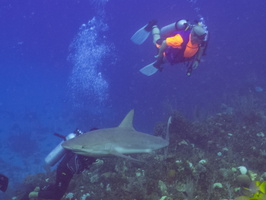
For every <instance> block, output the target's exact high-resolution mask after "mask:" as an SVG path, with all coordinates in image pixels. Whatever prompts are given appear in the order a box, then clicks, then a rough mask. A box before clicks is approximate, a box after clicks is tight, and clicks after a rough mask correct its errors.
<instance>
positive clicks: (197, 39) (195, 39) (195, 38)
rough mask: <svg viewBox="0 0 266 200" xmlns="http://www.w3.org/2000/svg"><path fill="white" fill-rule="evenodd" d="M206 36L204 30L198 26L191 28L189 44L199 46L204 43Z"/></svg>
mask: <svg viewBox="0 0 266 200" xmlns="http://www.w3.org/2000/svg"><path fill="white" fill-rule="evenodd" d="M206 35H207V32H206V30H205V29H204V28H203V27H202V26H199V25H196V26H193V28H192V30H191V42H192V44H200V43H201V42H203V41H204V39H205V37H206Z"/></svg>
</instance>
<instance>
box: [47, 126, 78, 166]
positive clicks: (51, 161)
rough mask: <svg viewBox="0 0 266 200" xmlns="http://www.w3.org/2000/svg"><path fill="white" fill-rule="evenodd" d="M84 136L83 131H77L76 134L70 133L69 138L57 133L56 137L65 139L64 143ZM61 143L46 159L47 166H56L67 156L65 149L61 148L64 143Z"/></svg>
mask: <svg viewBox="0 0 266 200" xmlns="http://www.w3.org/2000/svg"><path fill="white" fill-rule="evenodd" d="M80 134H82V132H81V131H79V130H76V131H75V132H74V133H70V134H68V135H67V136H62V135H60V134H57V133H55V134H54V135H55V136H58V137H60V138H63V139H64V141H67V140H70V139H72V138H74V137H76V136H78V135H80ZM64 141H62V142H60V143H59V144H58V145H57V146H56V147H55V148H54V149H53V150H52V151H51V152H50V153H49V154H48V155H47V156H46V157H45V159H44V161H45V164H46V165H47V166H50V167H52V166H54V165H55V164H56V163H57V162H58V161H59V160H60V159H61V158H62V157H63V156H64V155H65V151H66V150H65V149H64V148H63V147H62V146H61V144H62V143H63V142H64Z"/></svg>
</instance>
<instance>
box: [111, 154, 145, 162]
mask: <svg viewBox="0 0 266 200" xmlns="http://www.w3.org/2000/svg"><path fill="white" fill-rule="evenodd" d="M111 154H112V155H114V156H117V157H121V158H126V159H128V160H131V161H135V162H144V161H141V160H138V159H135V158H132V157H130V156H126V155H124V154H122V153H118V152H111Z"/></svg>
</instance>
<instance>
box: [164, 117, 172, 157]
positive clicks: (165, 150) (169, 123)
mask: <svg viewBox="0 0 266 200" xmlns="http://www.w3.org/2000/svg"><path fill="white" fill-rule="evenodd" d="M171 123H172V116H170V117H169V119H168V121H167V127H166V135H165V139H166V140H167V141H168V143H169V128H170V125H171ZM167 154H168V146H167V147H166V148H165V149H164V158H165V159H166V157H167Z"/></svg>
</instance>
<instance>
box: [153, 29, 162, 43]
mask: <svg viewBox="0 0 266 200" xmlns="http://www.w3.org/2000/svg"><path fill="white" fill-rule="evenodd" d="M152 36H153V44H155V45H156V44H157V43H156V42H157V41H158V40H159V39H160V38H161V36H160V29H159V28H158V26H157V25H154V26H153V27H152Z"/></svg>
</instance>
